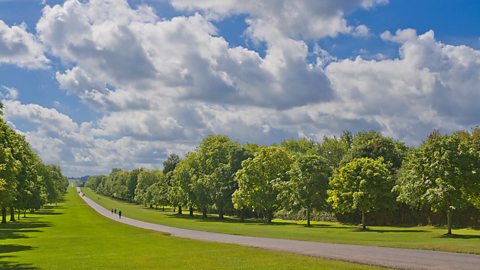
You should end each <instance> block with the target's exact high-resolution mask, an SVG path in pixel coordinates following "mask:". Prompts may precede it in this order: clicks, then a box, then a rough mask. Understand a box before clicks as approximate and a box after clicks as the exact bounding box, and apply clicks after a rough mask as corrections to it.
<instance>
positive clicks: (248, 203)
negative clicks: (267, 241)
mask: <svg viewBox="0 0 480 270" xmlns="http://www.w3.org/2000/svg"><path fill="white" fill-rule="evenodd" d="M291 164H292V158H291V156H290V155H289V153H288V152H287V151H286V150H285V149H284V148H282V147H276V146H270V147H262V148H260V149H259V151H258V152H257V153H256V154H255V156H254V157H253V158H249V159H247V160H245V161H243V162H242V169H240V170H239V171H237V173H236V178H237V181H238V189H237V190H236V191H235V193H234V194H233V203H234V205H235V208H237V209H242V208H244V207H249V208H252V209H253V210H254V211H258V212H259V213H262V214H263V215H264V216H265V217H266V219H267V220H268V221H269V222H270V221H271V220H272V217H273V212H274V211H275V210H276V209H277V208H279V207H280V206H281V204H282V202H281V201H280V200H279V199H278V196H279V194H280V192H281V188H282V187H283V186H284V184H285V182H287V181H288V180H289V174H288V171H289V170H290V166H291Z"/></svg>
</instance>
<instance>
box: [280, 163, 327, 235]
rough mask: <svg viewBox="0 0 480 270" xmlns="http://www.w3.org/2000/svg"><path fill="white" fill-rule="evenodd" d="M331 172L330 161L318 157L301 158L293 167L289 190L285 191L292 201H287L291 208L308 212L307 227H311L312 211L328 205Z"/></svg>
mask: <svg viewBox="0 0 480 270" xmlns="http://www.w3.org/2000/svg"><path fill="white" fill-rule="evenodd" d="M330 171H331V168H330V166H329V165H328V161H327V160H326V159H324V158H322V157H319V156H317V155H305V156H300V157H298V158H297V159H296V160H295V162H294V163H293V165H292V169H291V171H290V175H291V181H290V182H287V183H288V187H289V188H287V189H285V190H284V192H286V193H287V196H288V197H290V198H291V199H290V200H285V201H286V202H287V203H288V204H289V205H290V207H293V208H295V207H297V206H298V207H299V208H302V209H305V210H306V212H307V226H310V214H311V213H312V211H313V210H320V209H322V208H323V207H325V205H326V200H327V189H328V181H329V176H330ZM290 202H291V203H290Z"/></svg>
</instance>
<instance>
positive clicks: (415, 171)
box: [394, 132, 479, 235]
mask: <svg viewBox="0 0 480 270" xmlns="http://www.w3.org/2000/svg"><path fill="white" fill-rule="evenodd" d="M478 162H479V161H478V152H476V151H474V149H473V150H472V149H471V148H470V147H469V145H468V144H467V143H463V142H462V140H461V136H460V135H459V134H453V135H441V134H440V133H439V132H433V133H432V134H430V136H429V137H428V138H427V139H426V140H425V141H424V142H423V144H422V145H421V146H420V147H419V148H418V149H417V150H416V151H412V153H411V154H410V155H409V156H408V158H407V160H406V163H405V165H404V166H403V168H402V170H401V175H400V177H399V179H398V180H397V185H396V186H395V188H394V190H395V191H396V192H398V193H399V195H398V198H397V200H399V201H401V202H404V203H406V204H408V205H411V206H413V207H429V208H430V209H431V210H432V211H433V212H442V213H445V214H446V216H447V227H448V232H447V234H448V235H451V234H452V214H453V212H454V211H455V210H458V209H462V208H464V207H466V206H467V205H468V203H469V202H468V195H467V196H466V194H465V192H464V191H465V190H468V189H469V188H473V187H475V186H476V185H478V184H473V185H470V184H471V183H478V181H479V177H478V174H477V172H476V170H478V168H479V167H475V166H478V164H479V163H478ZM475 164H476V165H475Z"/></svg>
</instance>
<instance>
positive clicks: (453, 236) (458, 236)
mask: <svg viewBox="0 0 480 270" xmlns="http://www.w3.org/2000/svg"><path fill="white" fill-rule="evenodd" d="M439 238H451V239H480V235H474V234H443V235H441V236H439Z"/></svg>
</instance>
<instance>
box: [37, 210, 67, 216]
mask: <svg viewBox="0 0 480 270" xmlns="http://www.w3.org/2000/svg"><path fill="white" fill-rule="evenodd" d="M56 209H58V208H56ZM35 214H36V215H63V213H61V212H56V211H55V210H53V209H42V210H39V211H37V212H35Z"/></svg>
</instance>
